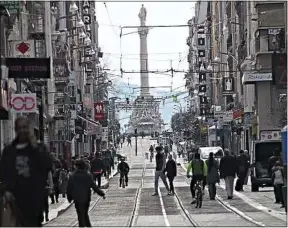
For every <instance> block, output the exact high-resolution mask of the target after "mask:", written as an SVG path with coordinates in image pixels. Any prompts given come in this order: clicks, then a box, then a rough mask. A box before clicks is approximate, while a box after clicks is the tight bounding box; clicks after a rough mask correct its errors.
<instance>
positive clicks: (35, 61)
mask: <svg viewBox="0 0 288 228" xmlns="http://www.w3.org/2000/svg"><path fill="white" fill-rule="evenodd" d="M6 66H7V67H8V68H9V73H8V78H21V79H24V78H29V79H38V78H46V79H49V78H50V58H6Z"/></svg>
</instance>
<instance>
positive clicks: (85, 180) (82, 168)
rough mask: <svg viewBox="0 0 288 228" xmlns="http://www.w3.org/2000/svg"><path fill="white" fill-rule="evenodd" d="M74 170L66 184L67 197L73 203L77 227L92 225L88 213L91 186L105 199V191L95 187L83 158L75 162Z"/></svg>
mask: <svg viewBox="0 0 288 228" xmlns="http://www.w3.org/2000/svg"><path fill="white" fill-rule="evenodd" d="M75 166H76V171H75V172H74V173H73V174H72V175H71V176H70V178H69V180H68V186H67V199H68V201H69V202H70V203H71V202H72V200H73V201H74V203H75V208H76V212H77V216H78V222H79V227H92V226H91V223H90V219H89V215H88V210H89V204H90V201H91V188H92V189H93V190H94V191H95V192H96V193H97V194H98V195H100V196H102V197H103V198H104V199H105V193H104V192H103V191H102V190H101V189H100V188H98V187H97V185H96V184H95V182H94V181H93V177H92V175H91V173H89V172H87V171H86V164H85V161H83V160H77V161H76V162H75Z"/></svg>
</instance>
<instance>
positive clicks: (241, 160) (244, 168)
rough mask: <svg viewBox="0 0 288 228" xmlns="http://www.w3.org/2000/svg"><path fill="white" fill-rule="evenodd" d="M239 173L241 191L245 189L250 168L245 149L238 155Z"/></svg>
mask: <svg viewBox="0 0 288 228" xmlns="http://www.w3.org/2000/svg"><path fill="white" fill-rule="evenodd" d="M237 167H238V170H237V175H238V178H239V191H243V185H244V181H245V178H246V175H247V172H248V169H249V161H248V158H247V156H246V154H245V153H244V150H241V151H240V155H239V156H238V157H237Z"/></svg>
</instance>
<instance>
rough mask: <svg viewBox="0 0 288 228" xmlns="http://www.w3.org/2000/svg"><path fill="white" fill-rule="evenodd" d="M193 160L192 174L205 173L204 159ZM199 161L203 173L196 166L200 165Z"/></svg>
mask: <svg viewBox="0 0 288 228" xmlns="http://www.w3.org/2000/svg"><path fill="white" fill-rule="evenodd" d="M191 162H192V174H193V176H194V175H196V176H198V175H204V161H203V160H199V161H196V160H192V161H191ZM196 162H197V163H196ZM199 162H200V169H201V173H200V172H199V170H197V171H196V170H195V166H198V165H199Z"/></svg>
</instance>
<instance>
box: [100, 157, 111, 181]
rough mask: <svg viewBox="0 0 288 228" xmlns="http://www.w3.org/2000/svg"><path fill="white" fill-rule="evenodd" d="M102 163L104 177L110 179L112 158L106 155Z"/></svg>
mask: <svg viewBox="0 0 288 228" xmlns="http://www.w3.org/2000/svg"><path fill="white" fill-rule="evenodd" d="M102 161H103V164H104V176H105V178H106V179H109V176H110V173H111V167H110V164H111V159H110V157H108V156H107V154H105V155H104V157H103V160H102Z"/></svg>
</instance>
